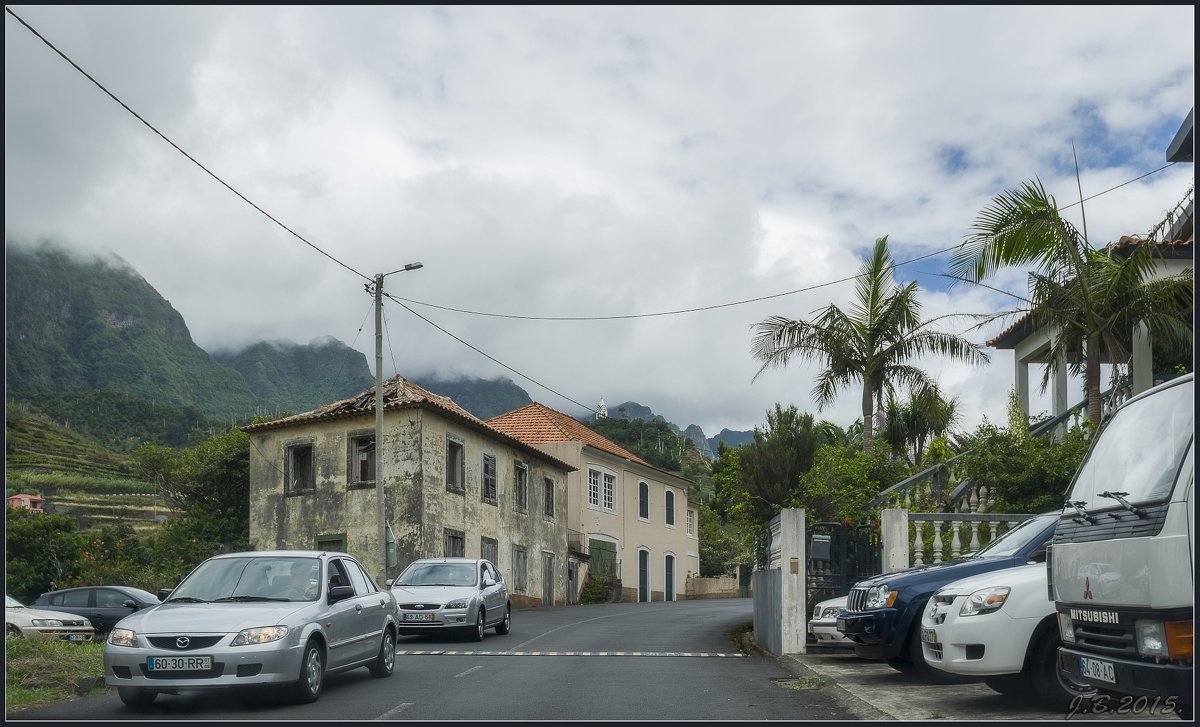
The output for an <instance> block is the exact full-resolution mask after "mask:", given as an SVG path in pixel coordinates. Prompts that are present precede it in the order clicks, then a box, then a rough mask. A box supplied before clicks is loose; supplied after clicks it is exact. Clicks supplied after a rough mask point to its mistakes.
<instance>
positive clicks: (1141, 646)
mask: <svg viewBox="0 0 1200 727" xmlns="http://www.w3.org/2000/svg"><path fill="white" fill-rule="evenodd" d="M1133 631H1134V633H1135V634H1137V650H1138V653H1139V654H1141V655H1142V656H1160V657H1161V656H1167V634H1166V630H1165V629H1163V622H1162V621H1145V620H1139V621H1134V622H1133Z"/></svg>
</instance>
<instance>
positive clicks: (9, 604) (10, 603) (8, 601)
mask: <svg viewBox="0 0 1200 727" xmlns="http://www.w3.org/2000/svg"><path fill="white" fill-rule="evenodd" d="M4 607H5V608H25V604H23V603H21V602H20V601H18V600H17V599H15V598H13V597H12V596H10V595H8V594H7V593H5V594H4Z"/></svg>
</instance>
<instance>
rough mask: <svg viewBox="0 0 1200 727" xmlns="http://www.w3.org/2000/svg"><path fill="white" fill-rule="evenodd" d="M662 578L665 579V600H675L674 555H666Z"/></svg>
mask: <svg viewBox="0 0 1200 727" xmlns="http://www.w3.org/2000/svg"><path fill="white" fill-rule="evenodd" d="M663 578H666V579H667V585H666V592H667V600H668V601H674V600H675V556H673V555H668V556H667V563H666V567H665V568H664V569H663Z"/></svg>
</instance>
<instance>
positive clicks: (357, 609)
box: [354, 603, 362, 613]
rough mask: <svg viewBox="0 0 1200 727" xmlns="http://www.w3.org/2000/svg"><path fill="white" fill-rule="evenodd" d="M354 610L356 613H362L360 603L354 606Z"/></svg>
mask: <svg viewBox="0 0 1200 727" xmlns="http://www.w3.org/2000/svg"><path fill="white" fill-rule="evenodd" d="M354 610H355V611H358V612H359V613H362V604H361V603H356V604H354Z"/></svg>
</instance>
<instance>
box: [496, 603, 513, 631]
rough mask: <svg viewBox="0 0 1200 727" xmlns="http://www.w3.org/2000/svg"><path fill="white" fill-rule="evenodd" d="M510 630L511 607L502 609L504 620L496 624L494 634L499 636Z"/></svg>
mask: <svg viewBox="0 0 1200 727" xmlns="http://www.w3.org/2000/svg"><path fill="white" fill-rule="evenodd" d="M510 630H512V606H505V607H504V620H503V621H501V622H500V623H498V624H496V633H498V634H500V635H501V636H503V635H505V634H507V633H508V632H509V631H510Z"/></svg>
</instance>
